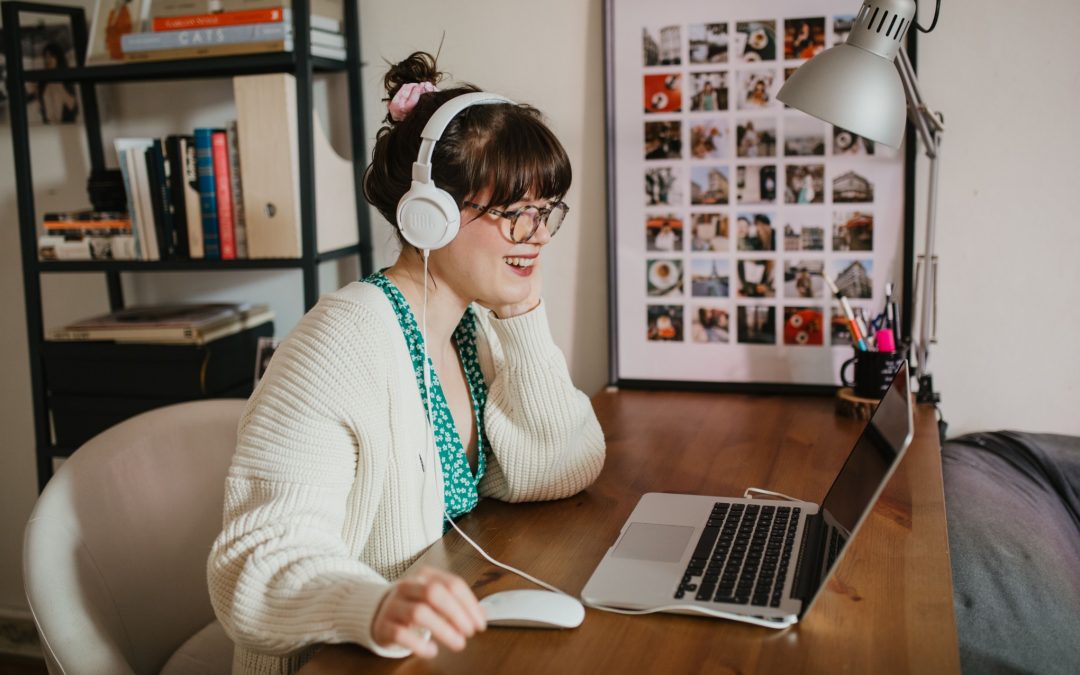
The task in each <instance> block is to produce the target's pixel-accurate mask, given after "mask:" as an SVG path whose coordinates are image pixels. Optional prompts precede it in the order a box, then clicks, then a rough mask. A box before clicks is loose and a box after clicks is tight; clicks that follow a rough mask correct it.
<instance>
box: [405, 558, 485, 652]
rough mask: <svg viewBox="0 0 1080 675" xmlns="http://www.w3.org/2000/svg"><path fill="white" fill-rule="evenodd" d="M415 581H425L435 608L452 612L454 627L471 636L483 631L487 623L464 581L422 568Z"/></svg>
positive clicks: (445, 573)
mask: <svg viewBox="0 0 1080 675" xmlns="http://www.w3.org/2000/svg"><path fill="white" fill-rule="evenodd" d="M416 578H417V580H422V581H426V582H428V583H427V586H426V589H427V591H428V593H430V594H431V596H432V597H431V598H429V599H430V600H432V601H433V603H432V604H434V605H436V606H444V605H445V606H446V607H448V608H451V609H452V611H453V616H452V617H451V618H453V619H454V620H455V625H457V626H458V628H459V629H460V630H462V631H463V632H468V634H469V635H470V636H471V635H472V634H473V633H475V632H476V631H481V630H485V629H486V628H487V622H486V620H485V617H484V612H483V610H482V609H480V603H479V601H477V599H476V595H474V594H473V592H472V589H471V588H469V585H468V584H466V583H465V580H464V579H462V578H461V577H459V576H457V575H456V574H450V573H449V572H444V571H442V570H439V569H435V568H430V567H429V568H423V569H421V570H420V571H419V572H418V573H417V577H416Z"/></svg>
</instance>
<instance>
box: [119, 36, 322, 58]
mask: <svg viewBox="0 0 1080 675" xmlns="http://www.w3.org/2000/svg"><path fill="white" fill-rule="evenodd" d="M280 51H292V42H291V41H288V40H268V41H263V42H242V43H240V44H233V45H212V46H209V47H183V48H181V49H159V50H157V51H152V52H132V53H130V54H125V55H124V61H126V62H137V61H172V60H176V59H198V58H203V57H208V56H235V55H238V54H259V53H262V52H280ZM312 53H313V54H314V49H313V50H312ZM314 55H315V56H318V54H314Z"/></svg>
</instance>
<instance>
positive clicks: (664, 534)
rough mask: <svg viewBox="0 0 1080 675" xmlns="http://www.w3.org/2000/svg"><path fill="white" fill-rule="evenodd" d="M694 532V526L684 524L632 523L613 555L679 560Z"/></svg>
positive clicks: (636, 558) (642, 558) (663, 560)
mask: <svg viewBox="0 0 1080 675" xmlns="http://www.w3.org/2000/svg"><path fill="white" fill-rule="evenodd" d="M693 534H694V528H692V527H685V526H683V525H654V524H652V523H630V527H628V528H627V529H626V534H624V535H623V537H622V539H620V540H619V545H618V546H616V547H615V550H614V551H613V552H612V554H611V557H613V558H630V559H631V560H652V561H654V562H666V563H673V562H679V560H680V559H681V558H682V554H683V551H685V550H686V545H687V544H688V543H690V537H691V536H692V535H693Z"/></svg>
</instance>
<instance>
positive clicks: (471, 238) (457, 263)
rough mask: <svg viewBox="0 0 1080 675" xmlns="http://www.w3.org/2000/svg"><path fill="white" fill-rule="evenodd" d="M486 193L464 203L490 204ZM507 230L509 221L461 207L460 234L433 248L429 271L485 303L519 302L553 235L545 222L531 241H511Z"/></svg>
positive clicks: (541, 203) (506, 207) (542, 202)
mask: <svg viewBox="0 0 1080 675" xmlns="http://www.w3.org/2000/svg"><path fill="white" fill-rule="evenodd" d="M490 195H491V191H490V190H484V191H483V192H481V193H479V194H476V195H471V196H469V197H467V198H466V201H470V202H474V203H476V204H488V201H487V200H488V199H489V197H490ZM549 203H550V200H548V199H531V198H528V199H525V200H522V201H520V202H515V203H513V204H491V205H490V206H491V207H492V208H495V209H498V210H500V211H514V210H516V209H519V208H522V207H525V206H530V205H531V206H537V207H545V206H547V205H548V204H549ZM509 231H510V223H509V222H508V221H507V220H506V219H504V218H501V217H500V216H496V215H494V214H490V213H484V214H481V213H480V212H479V211H477V210H476V209H472V208H465V209H464V210H462V212H461V229H460V231H459V232H458V235H457V236H456V237H454V240H453V241H452V242H450V243H449V244H448V245H446V246H445V247H443V248H441V249H439V250H437V251H433V252H432V254H431V259H430V265H431V268H432V272H433V273H434V274H435V275H436V278H437V279H440V280H442V281H444V282H445V283H447V284H449V285H450V286H451V287H452V288H453V289H454V291H455V292H456V293H457V294H458V295H460V296H462V297H463V298H465V299H466V300H468V301H471V302H472V301H475V302H479V303H480V304H482V305H484V306H487V307H493V306H500V305H511V304H516V303H520V302H523V301H524V300H525V299H526V298H528V296H529V293H530V291H531V290H532V286H533V284H534V283H536V282H537V279H538V272H539V266H540V251H541V249H542V248H543V247H544V246H546V245H547V244H548V242H550V241H551V235H550V234H549V233H548V229H547V226H546V225H541V226H540V227H539V228H537V230H536V233H535V234H533V236H532V238H531V239H529V240H528V241H526V242H524V243H514V242H513V241H512V240H511V239H510V238H509V237H508V236H507V234H506V233H509Z"/></svg>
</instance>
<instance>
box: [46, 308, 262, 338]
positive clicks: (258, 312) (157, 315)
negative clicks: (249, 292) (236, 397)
mask: <svg viewBox="0 0 1080 675" xmlns="http://www.w3.org/2000/svg"><path fill="white" fill-rule="evenodd" d="M273 319H274V313H273V311H271V309H270V308H269V307H267V306H266V305H251V304H248V303H203V304H176V305H152V306H145V307H130V308H127V309H122V310H119V311H116V312H111V313H109V314H103V315H101V316H95V317H91V318H88V319H82V320H80V321H76V322H74V323H70V324H68V325H66V326H63V327H62V328H57V329H54V330H52V331H50V333H49V339H50V340H52V341H59V342H100V341H110V342H125V343H142V344H174V345H204V344H207V343H209V342H213V341H214V340H219V339H221V338H223V337H227V336H229V335H235V334H236V333H239V332H241V331H245V330H248V329H250V328H253V327H255V326H260V325H262V324H265V323H267V322H270V321H273Z"/></svg>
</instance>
